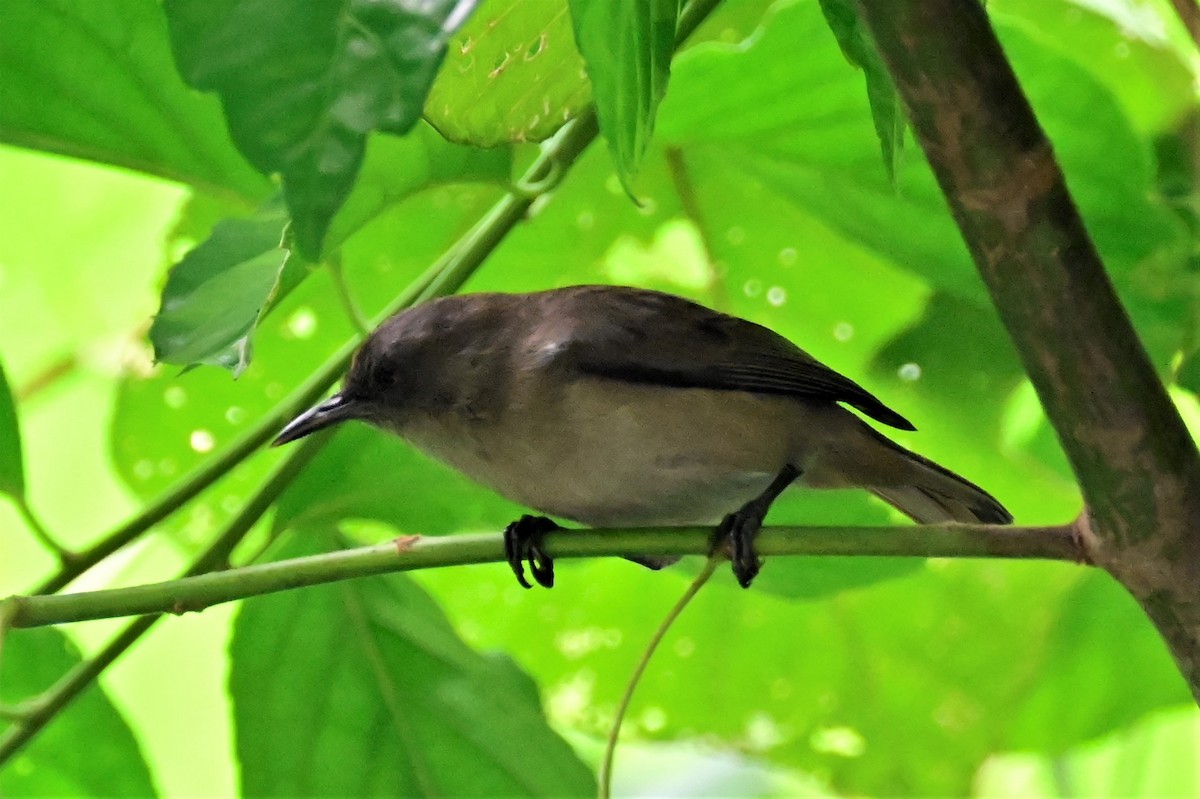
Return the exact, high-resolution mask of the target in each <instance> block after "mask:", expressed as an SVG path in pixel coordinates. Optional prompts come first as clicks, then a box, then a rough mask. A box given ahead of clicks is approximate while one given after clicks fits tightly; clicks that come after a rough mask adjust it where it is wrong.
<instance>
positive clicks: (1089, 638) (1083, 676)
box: [1008, 572, 1190, 752]
mask: <svg viewBox="0 0 1200 799" xmlns="http://www.w3.org/2000/svg"><path fill="white" fill-rule="evenodd" d="M1047 640H1048V641H1049V646H1048V647H1047V651H1046V655H1045V658H1044V660H1043V662H1042V663H1041V667H1040V669H1039V679H1038V680H1037V683H1036V684H1035V685H1034V686H1032V688H1031V690H1030V691H1029V695H1028V696H1027V697H1026V698H1025V700H1024V701H1023V702H1022V703H1021V706H1020V707H1019V708H1014V713H1013V717H1012V719H1011V722H1010V723H1011V728H1010V730H1009V740H1008V743H1009V746H1010V747H1012V748H1013V749H1034V750H1037V751H1042V752H1061V751H1063V750H1065V749H1067V748H1068V747H1070V746H1072V745H1073V744H1075V743H1077V742H1079V741H1086V740H1089V739H1091V738H1095V737H1097V736H1100V735H1103V734H1104V733H1107V732H1109V731H1111V730H1115V729H1120V728H1121V727H1124V726H1126V725H1129V724H1131V723H1132V722H1134V721H1136V720H1137V719H1138V718H1140V717H1141V716H1142V715H1143V714H1145V713H1147V712H1149V711H1150V710H1153V709H1156V708H1161V707H1170V706H1171V705H1175V704H1181V703H1184V702H1188V701H1189V698H1190V693H1189V691H1188V686H1187V683H1186V682H1184V679H1183V677H1182V676H1181V675H1180V674H1179V672H1178V671H1177V670H1176V669H1172V668H1164V662H1165V661H1166V660H1167V658H1168V657H1169V654H1168V651H1167V648H1166V645H1165V644H1164V643H1163V640H1162V637H1161V636H1160V635H1159V634H1158V632H1157V631H1156V630H1155V629H1154V627H1153V625H1152V624H1150V622H1149V620H1148V619H1147V618H1146V614H1145V613H1144V612H1143V611H1142V609H1141V608H1140V607H1138V605H1137V603H1136V602H1135V601H1134V600H1133V598H1132V597H1130V596H1129V595H1127V594H1125V592H1124V589H1122V588H1120V586H1118V585H1116V584H1115V583H1114V582H1113V580H1112V579H1111V578H1110V577H1109V576H1108V575H1106V574H1101V573H1095V572H1094V573H1092V574H1089V575H1088V577H1087V578H1086V579H1084V580H1082V581H1080V583H1079V584H1078V585H1076V586H1075V587H1074V589H1072V591H1071V593H1070V594H1068V595H1067V597H1066V598H1065V599H1064V601H1063V604H1062V613H1061V615H1060V617H1059V619H1058V621H1057V623H1056V625H1055V627H1054V629H1053V630H1052V631H1051V635H1050V636H1049V638H1048V639H1047ZM1117 645H1119V648H1120V653H1121V654H1120V660H1119V662H1120V667H1119V668H1114V661H1113V660H1109V659H1106V658H1098V657H1096V653H1097V652H1098V651H1101V650H1104V649H1106V648H1115V647H1116V646H1117ZM1131 698H1135V699H1132V701H1131Z"/></svg>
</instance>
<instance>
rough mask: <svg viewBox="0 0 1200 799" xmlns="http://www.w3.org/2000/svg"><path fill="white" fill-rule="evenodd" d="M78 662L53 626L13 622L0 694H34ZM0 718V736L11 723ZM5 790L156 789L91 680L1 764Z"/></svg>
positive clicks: (0, 786) (12, 701)
mask: <svg viewBox="0 0 1200 799" xmlns="http://www.w3.org/2000/svg"><path fill="white" fill-rule="evenodd" d="M79 663H80V657H79V651H78V650H77V649H76V648H75V646H74V644H72V643H71V642H70V641H69V640H68V639H67V638H66V637H65V636H64V635H63V634H62V633H61V632H59V631H58V630H55V629H52V628H40V629H33V630H10V631H8V632H7V633H6V637H5V641H4V658H3V660H2V661H0V702H2V703H4V704H5V705H6V706H9V707H15V706H17V705H18V704H19V703H20V702H23V701H26V700H30V699H33V698H34V697H36V696H37V695H38V694H39V693H41V692H42V691H45V690H47V689H49V688H50V687H51V686H53V685H54V684H55V682H56V681H57V680H58V679H59V678H60V677H61V676H62V675H64V674H66V673H67V672H68V671H69V670H71V669H72V668H74V667H76V666H78V665H79ZM8 724H9V723H8V722H5V721H3V720H2V719H0V737H3V733H4V731H5V729H6V727H7V726H8ZM0 792H3V794H4V795H5V796H155V795H156V794H157V792H156V791H155V789H154V784H153V782H152V781H151V779H150V772H149V770H148V768H147V766H146V761H145V759H144V758H143V757H142V752H141V749H140V747H139V746H138V742H137V740H136V739H135V738H134V736H133V732H132V731H131V730H130V728H129V725H128V724H127V723H126V722H125V719H124V718H122V717H121V714H120V713H118V712H117V710H116V708H114V707H113V705H112V703H111V702H110V701H109V699H108V696H107V695H106V694H105V693H104V691H103V690H102V689H101V688H100V687H99V686H96V685H93V686H90V687H89V688H87V689H85V690H84V692H83V694H82V695H81V696H79V698H77V699H76V700H75V701H74V702H72V703H71V704H70V705H68V706H67V707H66V708H65V709H64V710H62V711H61V712H60V713H58V714H57V715H56V716H55V717H54V719H53V720H52V722H51V723H50V724H49V725H48V726H47V727H46V729H44V730H43V731H42V732H41V733H40V734H39V735H38V736H37V737H36V738H34V739H33V740H32V741H30V743H29V744H28V745H27V746H26V747H25V748H24V749H23V750H21V751H20V752H19V753H18V754H17V755H16V756H15V757H14V759H13V760H12V762H10V763H5V765H4V768H2V769H0Z"/></svg>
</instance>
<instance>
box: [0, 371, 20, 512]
mask: <svg viewBox="0 0 1200 799" xmlns="http://www.w3.org/2000/svg"><path fill="white" fill-rule="evenodd" d="M0 492H3V493H5V494H8V495H9V496H11V497H13V498H14V499H17V500H21V499H23V498H24V496H25V461H24V458H22V456H21V428H20V426H19V425H18V424H17V403H16V400H15V399H14V397H13V394H12V389H10V388H9V386H8V378H7V377H5V376H4V365H3V364H0Z"/></svg>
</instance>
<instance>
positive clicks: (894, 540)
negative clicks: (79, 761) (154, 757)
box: [0, 524, 1080, 627]
mask: <svg viewBox="0 0 1200 799" xmlns="http://www.w3.org/2000/svg"><path fill="white" fill-rule="evenodd" d="M711 542H712V528H710V527H659V528H647V529H614V530H569V531H563V532H556V533H550V534H548V535H547V536H546V551H547V552H548V553H549V554H550V556H551V557H554V558H595V557H613V556H624V555H641V556H661V555H707V554H708V553H709V550H710V548H711V545H712V544H711ZM756 546H757V548H758V551H759V553H760V554H762V555H763V556H767V557H770V556H782V555H871V556H897V557H944V558H1039V559H1049V560H1068V561H1077V560H1079V559H1080V551H1079V549H1078V546H1077V545H1076V538H1075V533H1074V529H1073V528H1072V527H1069V526H1063V527H1002V526H992V525H981V524H976V525H969V524H947V525H925V526H911V527H769V528H765V529H764V530H763V531H762V534H761V535H760V536H759V538H758V541H757V544H756ZM503 560H504V545H503V541H502V537H501V536H500V535H499V534H495V533H488V534H481V535H458V536H444V537H426V536H411V537H401V538H397V539H396V540H394V541H390V542H388V543H386V544H376V545H373V546H366V547H358V548H355V549H346V550H342V551H339V552H329V553H325V554H321V555H312V556H309V557H303V558H294V559H292V560H283V561H277V562H274V563H264V564H259V565H254V566H246V567H244V568H240V569H230V570H228V571H223V572H213V573H211V574H202V575H199V576H195V577H187V578H184V579H179V580H171V581H169V582H162V583H152V584H149V585H139V586H134V587H131V588H114V589H109V590H105V591H89V592H84V593H76V594H61V595H57V596H17V597H10V598H8V599H6V600H4V602H3V603H2V604H0V615H3V616H6V617H7V619H8V622H9V624H10V625H11V626H13V627H40V626H44V625H48V624H65V623H68V622H78V621H88V620H91V619H105V618H112V617H115V616H137V615H142V614H150V613H185V612H188V611H199V610H203V609H204V608H207V607H211V606H212V605H217V604H220V603H222V602H231V601H234V600H237V599H246V598H248V597H253V596H259V595H261V594H269V593H274V592H276V591H285V590H288V589H292V588H301V587H304V586H310V585H320V584H322V583H330V582H335V581H338V580H351V579H354V578H356V577H367V576H370V575H374V574H383V573H386V572H398V571H412V570H415V569H433V568H439V567H443V566H462V565H467V564H472V563H496V562H501V561H503Z"/></svg>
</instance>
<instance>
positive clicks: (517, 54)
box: [425, 0, 592, 147]
mask: <svg viewBox="0 0 1200 799" xmlns="http://www.w3.org/2000/svg"><path fill="white" fill-rule="evenodd" d="M591 96H592V95H591V87H590V86H589V85H588V82H587V80H586V77H585V73H584V68H583V58H582V57H581V56H580V55H579V51H578V50H576V49H575V40H574V38H573V37H572V35H571V18H570V14H568V13H567V0H539V1H538V2H530V0H488V2H486V3H484V4H483V5H482V7H481V8H480V9H479V11H477V12H476V13H474V14H472V15H471V19H470V20H468V21H467V24H466V25H464V26H463V27H462V29H461V30H460V31H459V32H458V33H457V34H456V35H455V37H454V39H453V41H452V42H451V44H450V48H449V52H448V53H447V55H446V62H445V64H444V65H443V66H442V69H441V71H440V72H439V73H438V76H437V79H436V80H435V81H434V82H433V88H432V89H430V91H429V97H428V99H426V101H425V118H426V119H427V120H429V122H430V124H432V125H433V126H434V127H435V128H437V129H438V131H439V132H440V133H441V134H442V135H443V136H445V137H446V138H448V139H450V140H452V141H458V142H466V143H468V144H477V145H480V146H483V147H491V146H494V145H497V144H502V143H506V142H524V141H532V142H538V141H542V140H543V139H546V138H548V137H549V136H551V135H552V134H553V133H554V132H555V131H556V130H558V129H559V128H561V127H562V126H563V125H564V124H565V123H566V122H567V120H569V119H571V118H573V117H575V116H578V115H579V113H580V112H581V111H582V110H583V109H584V108H586V107H587V105H588V102H589V101H590V100H591Z"/></svg>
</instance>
